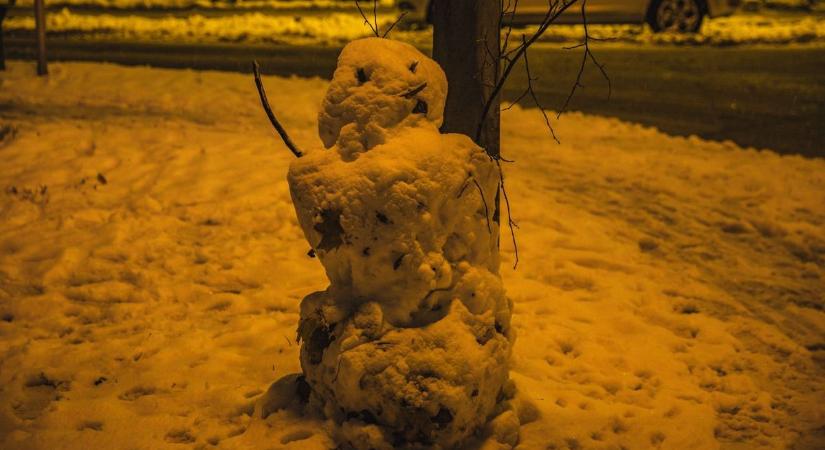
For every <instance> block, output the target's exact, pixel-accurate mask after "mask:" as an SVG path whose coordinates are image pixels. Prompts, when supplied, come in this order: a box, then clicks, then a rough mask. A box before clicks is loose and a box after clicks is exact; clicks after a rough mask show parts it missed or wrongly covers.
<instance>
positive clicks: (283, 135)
mask: <svg viewBox="0 0 825 450" xmlns="http://www.w3.org/2000/svg"><path fill="white" fill-rule="evenodd" d="M252 73H253V74H254V76H255V86H257V88H258V95H260V96H261V105H262V106H263V107H264V111H266V115H267V117H269V122H270V123H272V126H273V127H275V131H277V132H278V134H279V135H280V136H281V139H282V140H283V141H284V144H286V146H287V148H289V150H290V151H291V152H292V154H294V155H295V156H296V157H297V158H300V157H301V156H304V153H303V152H301V150H299V149H298V147H296V146H295V144H294V143H293V142H292V139H290V138H289V135H288V134H286V130H285V129H284V127H283V126H281V122H278V119H277V118H275V113H273V112H272V107H270V106H269V100H267V98H266V91H265V90H264V83H263V81H261V67H260V66H259V65H258V61H252Z"/></svg>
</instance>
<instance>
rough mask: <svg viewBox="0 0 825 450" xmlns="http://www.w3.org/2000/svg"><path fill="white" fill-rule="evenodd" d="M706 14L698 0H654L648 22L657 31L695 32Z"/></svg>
mask: <svg viewBox="0 0 825 450" xmlns="http://www.w3.org/2000/svg"><path fill="white" fill-rule="evenodd" d="M704 15H705V13H704V10H703V8H702V7H701V5H700V4H699V1H698V0H654V1H653V5H652V7H651V10H650V14H648V23H649V24H650V27H651V28H653V31H656V32H660V31H670V32H677V33H695V32H697V31H699V27H700V26H702V18H703V17H704Z"/></svg>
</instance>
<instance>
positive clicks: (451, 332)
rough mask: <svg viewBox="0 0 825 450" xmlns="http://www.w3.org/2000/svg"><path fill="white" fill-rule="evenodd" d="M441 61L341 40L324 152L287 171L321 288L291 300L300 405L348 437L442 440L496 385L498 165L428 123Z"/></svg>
mask: <svg viewBox="0 0 825 450" xmlns="http://www.w3.org/2000/svg"><path fill="white" fill-rule="evenodd" d="M446 93H447V83H446V77H445V76H444V73H443V71H442V70H441V68H440V67H439V66H438V65H437V64H436V63H435V62H434V61H432V60H431V59H430V58H428V57H426V56H425V55H423V54H421V53H420V52H419V51H418V50H416V49H415V48H413V47H412V46H409V45H407V44H403V43H400V42H397V41H391V40H387V39H380V38H370V39H362V40H358V41H354V42H352V43H350V44H349V45H347V46H346V47H345V48H344V50H343V51H342V53H341V56H340V57H339V60H338V67H337V69H336V71H335V74H334V76H333V80H332V83H331V85H330V87H329V90H328V92H327V95H326V97H325V99H324V103H323V106H322V110H321V112H320V114H319V134H320V135H321V139H322V141H323V142H324V145H325V147H327V148H326V149H319V150H316V151H312V152H309V153H308V154H307V155H305V156H304V157H302V158H300V159H297V160H295V161H294V162H293V164H292V165H291V166H290V170H289V175H288V179H289V185H290V191H291V194H292V199H293V203H294V205H295V208H296V212H297V215H298V220H299V223H300V225H301V228H302V229H303V231H304V234H305V236H306V238H307V240H308V241H309V243H310V245H311V246H312V248H313V249H314V250H315V252H316V254H317V255H318V257H319V259H320V261H321V263H322V264H323V266H324V268H325V270H326V273H327V276H328V278H329V280H330V286H329V287H328V288H327V290H325V291H323V292H316V293H313V294H310V295H309V296H307V297H306V298H305V299H304V300H303V301H302V303H301V322H300V326H299V338H300V339H301V340H302V341H303V343H302V347H301V365H302V368H303V371H304V375H305V377H306V381H307V382H308V383H309V385H310V388H311V392H312V393H311V397H310V401H311V404H313V405H315V406H316V407H318V408H319V409H320V410H321V411H323V413H324V414H325V415H326V416H327V417H329V418H331V419H333V420H334V421H335V422H336V423H338V424H339V425H340V427H338V430H339V433H340V436H339V438H340V439H341V440H342V441H343V442H346V444H347V445H349V446H352V447H355V448H382V447H385V448H391V447H393V446H399V445H402V444H403V445H413V446H415V445H421V446H428V447H441V448H451V447H454V446H456V445H459V444H461V443H462V442H464V441H466V439H467V438H468V436H470V435H471V434H472V433H473V432H475V431H476V430H478V429H479V427H481V426H482V425H483V424H484V423H485V422H486V421H487V419H488V418H489V417H490V415H491V414H492V413H493V412H494V409H495V407H496V404H497V402H498V400H499V398H500V396H501V392H502V389H503V387H504V385H505V383H506V382H507V378H508V368H507V362H508V359H509V356H510V351H511V346H512V332H511V329H510V316H511V309H512V304H511V303H510V301H509V299H507V297H506V296H505V293H504V289H503V287H502V283H501V278H500V276H499V275H498V264H499V262H498V251H497V248H496V247H497V236H498V221H497V220H496V217H494V216H495V214H496V212H495V206H496V195H497V192H498V172H497V168H496V165H495V163H494V161H492V160H491V159H490V158H489V157H488V156H487V154H486V153H485V152H484V150H483V149H481V148H479V147H478V146H477V145H475V144H474V143H473V142H472V141H471V140H470V139H469V138H468V137H466V136H464V135H458V134H441V133H440V132H439V130H438V128H439V126H440V124H441V121H442V118H443V109H444V101H445V98H446Z"/></svg>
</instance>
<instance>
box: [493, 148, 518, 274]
mask: <svg viewBox="0 0 825 450" xmlns="http://www.w3.org/2000/svg"><path fill="white" fill-rule="evenodd" d="M495 161H496V165H497V166H498V179H499V183H500V186H499V189H500V191H499V192H501V193H503V194H504V205H505V207H506V208H507V226H508V227H509V228H510V236H511V237H512V238H513V250H514V251H515V257H516V260H515V262H513V270H516V267H518V242H517V241H516V230H515V228H518V224H517V223H516V221H515V220H513V213H512V211H511V209H510V198H509V197H508V196H507V188H506V187H504V170H503V169H502V168H501V160H500V159H498V158H497V159H495Z"/></svg>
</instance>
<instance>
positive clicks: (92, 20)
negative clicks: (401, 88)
mask: <svg viewBox="0 0 825 450" xmlns="http://www.w3.org/2000/svg"><path fill="white" fill-rule="evenodd" d="M377 17H378V22H379V26H380V29H381V30H382V32H383V31H384V30H386V29H388V28H389V26H390V24H392V23H393V22H394V21H395V20H396V19H397V16H396V15H394V14H390V13H387V12H381V13H379V14H378V15H377ZM4 26H5V28H6V29H7V30H9V31H15V30H33V29H34V18H33V17H31V16H30V15H21V16H14V17H10V18H8V19H6V21H5V25H4ZM588 28H589V30H590V33H591V35H592V36H593V37H595V38H600V39H605V40H608V41H610V42H614V43H628V44H635V45H638V44H643V45H671V44H677V45H741V44H789V43H798V44H816V45H821V44H822V43H825V16H823V15H821V14H820V15H805V14H741V15H734V16H731V17H720V18H716V19H711V20H707V21H705V23H704V25H703V26H702V30H701V32H700V33H697V34H674V33H653V32H652V31H651V30H650V28H649V27H647V26H643V25H590V26H589V27H588ZM47 29H48V30H49V32H52V33H68V34H78V35H82V36H87V37H97V38H99V37H106V38H114V39H128V40H146V41H171V42H206V43H210V42H239V43H281V44H297V45H342V44H343V43H346V42H348V41H350V40H352V39H355V38H358V37H366V36H368V35H370V33H371V32H370V29H369V28H368V27H367V26H366V25H365V24H364V19H363V18H361V17H360V16H359V15H358V14H355V13H353V12H341V11H339V12H330V13H326V14H310V15H296V14H274V15H273V14H264V13H261V12H250V13H238V14H234V15H226V16H214V17H212V16H204V15H201V14H193V15H188V16H183V17H175V16H166V17H147V16H140V15H133V16H129V15H112V14H87V13H84V12H75V11H71V10H69V9H65V8H64V9H63V10H61V11H60V12H58V13H53V14H49V15H47ZM534 31H535V27H528V28H526V29H517V30H515V31H514V33H516V35H520V34H521V33H532V32H534ZM582 33H583V28H582V27H581V26H580V25H553V26H551V27H550V28H548V30H547V32H546V33H545V34H544V35H543V36H542V38H541V40H542V41H545V42H552V43H560V44H561V45H566V44H571V43H575V42H578V41H579V40H580V39H581V38H582ZM392 35H393V37H394V38H396V39H400V40H404V41H407V42H411V43H413V44H415V45H419V46H426V45H428V43H429V42H432V32H431V30H429V29H425V30H419V31H401V30H395V31H393V33H392Z"/></svg>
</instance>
